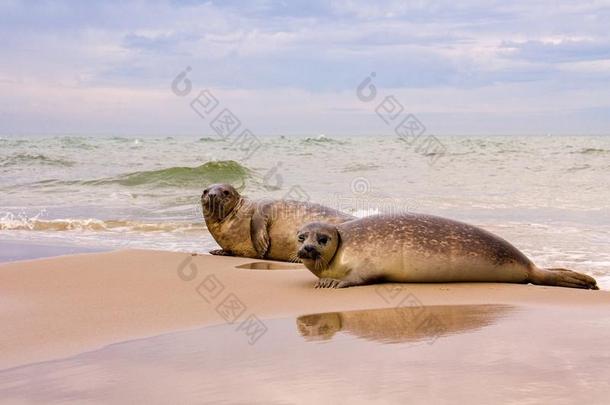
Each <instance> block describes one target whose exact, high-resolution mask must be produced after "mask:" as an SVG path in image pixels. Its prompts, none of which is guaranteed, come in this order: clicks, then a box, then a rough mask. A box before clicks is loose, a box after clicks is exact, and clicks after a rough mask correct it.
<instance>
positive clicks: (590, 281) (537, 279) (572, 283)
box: [528, 266, 599, 290]
mask: <svg viewBox="0 0 610 405" xmlns="http://www.w3.org/2000/svg"><path fill="white" fill-rule="evenodd" d="M528 281H529V282H530V283H532V284H537V285H552V286H557V287H569V288H584V289H587V290H599V287H597V281H595V279H594V278H593V277H591V276H588V275H586V274H582V273H577V272H575V271H572V270H568V269H561V268H546V269H542V268H539V267H536V266H532V268H531V269H530V272H529V277H528Z"/></svg>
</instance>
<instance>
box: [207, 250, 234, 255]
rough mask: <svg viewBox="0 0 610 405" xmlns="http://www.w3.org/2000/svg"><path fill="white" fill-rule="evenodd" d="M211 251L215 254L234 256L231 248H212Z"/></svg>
mask: <svg viewBox="0 0 610 405" xmlns="http://www.w3.org/2000/svg"><path fill="white" fill-rule="evenodd" d="M209 253H210V254H211V255H214V256H234V255H233V253H232V252H231V251H230V250H223V249H214V250H210V252H209Z"/></svg>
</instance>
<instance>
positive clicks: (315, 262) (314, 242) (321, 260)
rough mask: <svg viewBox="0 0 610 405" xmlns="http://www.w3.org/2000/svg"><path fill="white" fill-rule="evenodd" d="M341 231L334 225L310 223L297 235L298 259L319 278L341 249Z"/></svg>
mask: <svg viewBox="0 0 610 405" xmlns="http://www.w3.org/2000/svg"><path fill="white" fill-rule="evenodd" d="M339 241H340V237H339V231H338V230H337V227H336V226H335V225H333V224H329V223H324V222H310V223H309V224H307V225H305V226H303V227H302V228H301V229H299V231H298V233H297V246H298V250H297V257H298V258H299V259H301V261H302V262H303V264H304V265H305V266H306V267H307V268H308V269H310V270H311V269H313V270H311V271H312V272H313V273H314V274H315V275H316V276H318V277H319V274H318V273H320V272H322V271H323V270H324V269H326V268H327V267H328V266H329V264H330V262H331V261H332V260H333V257H334V256H335V253H336V252H337V248H338V247H339Z"/></svg>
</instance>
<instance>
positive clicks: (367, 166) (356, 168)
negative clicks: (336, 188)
mask: <svg viewBox="0 0 610 405" xmlns="http://www.w3.org/2000/svg"><path fill="white" fill-rule="evenodd" d="M380 168H381V166H380V165H376V164H374V163H352V164H349V165H347V166H345V167H344V168H343V170H341V171H342V172H343V173H351V172H364V171H370V170H377V169H380Z"/></svg>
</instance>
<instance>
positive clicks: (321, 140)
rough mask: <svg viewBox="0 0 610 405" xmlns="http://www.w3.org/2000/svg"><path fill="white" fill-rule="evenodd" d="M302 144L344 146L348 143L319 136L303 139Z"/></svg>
mask: <svg viewBox="0 0 610 405" xmlns="http://www.w3.org/2000/svg"><path fill="white" fill-rule="evenodd" d="M302 143H304V144H309V145H320V144H322V145H326V144H335V145H344V144H346V143H347V141H340V140H338V139H333V138H329V137H327V136H326V135H318V136H316V137H307V138H305V139H303V141H302Z"/></svg>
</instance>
